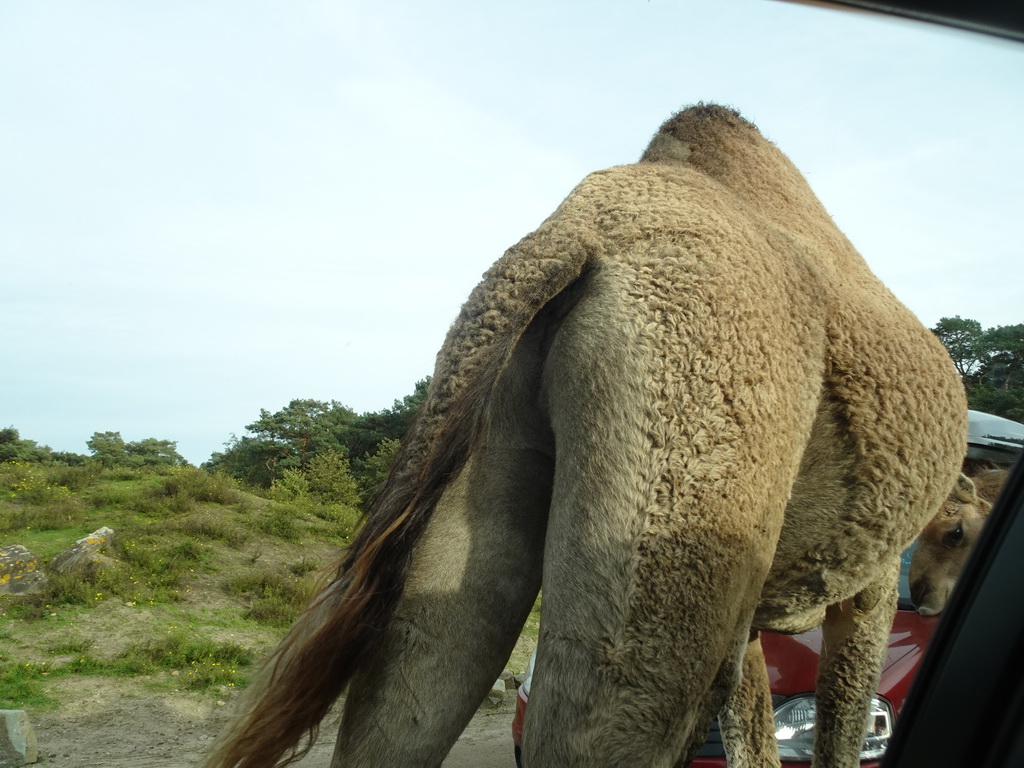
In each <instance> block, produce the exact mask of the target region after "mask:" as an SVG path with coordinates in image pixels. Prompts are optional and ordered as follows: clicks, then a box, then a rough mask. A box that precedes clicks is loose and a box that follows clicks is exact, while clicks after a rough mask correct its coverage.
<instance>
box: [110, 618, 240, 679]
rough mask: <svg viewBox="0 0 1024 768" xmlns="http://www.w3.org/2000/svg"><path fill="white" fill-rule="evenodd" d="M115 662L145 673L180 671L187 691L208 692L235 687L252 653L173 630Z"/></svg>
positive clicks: (131, 649)
mask: <svg viewBox="0 0 1024 768" xmlns="http://www.w3.org/2000/svg"><path fill="white" fill-rule="evenodd" d="M116 661H121V662H122V663H124V662H128V663H132V664H135V665H136V666H137V667H138V668H140V670H142V671H146V672H149V671H152V670H154V669H172V670H180V671H182V680H183V682H184V686H185V687H186V688H190V689H192V690H206V689H207V688H210V687H213V686H215V685H228V686H233V685H236V684H237V683H238V682H239V667H248V666H250V665H251V664H252V662H253V653H252V651H250V650H248V649H246V648H244V647H242V646H241V645H237V644H235V643H217V642H214V641H213V640H209V639H207V638H204V637H198V636H195V635H193V634H189V633H186V632H183V631H181V630H174V629H172V630H168V633H167V635H166V636H165V637H162V638H160V639H156V640H147V641H143V642H141V643H136V644H134V645H133V646H132V647H131V648H129V649H128V650H126V651H124V652H123V653H122V654H120V656H119V657H118V659H117V660H116ZM136 674H138V673H136Z"/></svg>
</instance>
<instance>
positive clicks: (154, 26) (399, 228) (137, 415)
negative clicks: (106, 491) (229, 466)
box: [0, 0, 1024, 464]
mask: <svg viewBox="0 0 1024 768" xmlns="http://www.w3.org/2000/svg"><path fill="white" fill-rule="evenodd" d="M1022 86H1024V45H1021V44H1017V43H1011V42H1007V41H1003V40H999V39H996V38H991V37H984V36H981V35H976V34H972V33H968V32H961V31H956V30H950V29H946V28H942V27H937V26H931V25H926V24H920V23H915V22H909V21H905V20H896V19H889V18H884V17H879V16H874V15H870V14H864V13H857V12H838V11H835V10H831V9H828V8H822V7H814V6H805V5H800V4H794V3H787V2H778V1H777V0H646V1H645V0H588V1H587V2H583V0H563V1H562V2H558V1H557V0H546V1H545V0H517V1H516V2H508V3H482V2H479V0H473V2H469V1H468V0H334V1H333V2H327V1H326V0H287V2H286V1H285V0H276V1H271V0H175V2H159V3H158V2H138V0H91V1H90V2H89V3H83V2H81V1H80V0H66V1H64V2H61V1H59V0H4V2H3V3H2V4H0V348H2V349H3V354H2V356H0V427H4V426H14V427H15V428H17V429H18V430H19V432H20V434H21V437H22V438H27V439H31V440H35V441H37V442H39V443H42V444H45V445H49V446H50V447H52V448H54V449H55V450H62V451H75V452H80V453H85V452H87V448H86V440H87V439H88V438H89V437H90V436H91V435H92V434H93V433H94V432H103V431H116V432H120V433H121V434H122V436H123V437H124V438H125V439H126V440H130V441H131V440H142V439H144V438H147V437H155V438H158V439H167V440H174V441H176V442H177V447H178V450H179V452H180V453H181V454H182V455H183V456H185V458H187V459H188V460H189V461H191V462H193V463H196V464H199V463H201V462H203V461H206V460H207V459H209V457H210V455H211V453H213V452H214V451H220V450H223V447H224V444H225V443H226V442H227V441H228V440H230V439H231V437H232V435H237V436H241V435H243V434H245V426H246V425H247V424H249V423H251V422H253V421H254V420H255V419H256V418H257V417H258V416H259V411H260V409H261V408H265V409H268V410H270V411H275V410H278V409H280V408H282V407H284V406H285V405H287V403H288V402H289V401H291V400H293V399H295V398H312V399H317V400H325V401H330V400H337V401H340V402H341V403H343V404H345V405H347V406H349V407H350V408H353V409H354V410H356V411H357V412H366V411H378V410H381V409H384V408H388V407H390V406H391V405H392V404H393V402H394V401H395V400H396V399H400V398H401V397H403V396H404V395H406V394H409V393H411V392H412V390H413V387H414V384H415V382H416V381H417V380H419V379H422V378H423V377H425V376H427V375H429V374H430V373H431V372H432V369H433V361H434V356H435V354H436V352H437V349H438V348H439V347H440V345H441V342H442V340H443V338H444V334H445V332H446V330H447V328H448V326H449V324H450V323H451V321H452V320H453V319H454V318H455V316H456V314H457V313H458V310H459V307H460V306H461V304H462V302H463V301H464V300H465V298H466V297H467V296H468V294H469V291H470V290H471V289H472V287H473V286H474V285H475V284H476V283H477V282H478V281H479V279H480V276H481V275H482V273H483V272H484V270H486V269H487V267H488V266H489V265H490V264H491V263H492V262H493V261H494V260H496V259H497V258H498V257H499V256H500V255H501V254H502V252H503V251H504V250H505V249H506V248H507V247H509V246H510V245H512V244H514V243H515V242H516V241H518V240H519V239H520V238H521V237H522V236H523V235H525V234H527V233H529V232H530V231H532V230H533V229H534V228H536V227H537V226H538V225H539V224H540V222H541V221H543V219H544V218H546V217H547V216H548V214H550V213H551V212H552V211H553V210H554V209H555V207H556V206H557V205H558V204H559V202H560V201H561V200H562V199H563V198H564V197H565V196H566V195H567V194H568V193H569V191H570V190H571V189H572V188H573V187H574V186H575V185H576V184H577V183H578V182H579V181H580V180H581V179H582V178H583V177H584V176H585V175H586V174H587V173H589V172H591V171H594V170H598V169H601V168H607V167H610V166H613V165H620V164H624V163H630V162H634V161H636V160H637V159H638V157H639V156H640V154H641V152H642V151H643V149H644V147H645V145H646V143H647V141H648V140H649V139H650V137H651V135H652V134H653V133H654V132H655V130H656V129H657V128H658V126H659V125H660V124H661V123H662V122H663V121H664V120H665V119H666V118H668V117H669V116H670V115H671V114H672V113H673V112H675V111H677V110H678V109H680V108H682V107H684V106H686V105H689V104H693V103H696V102H698V101H706V102H707V101H710V102H718V103H722V104H726V105H729V106H732V107H735V108H737V109H738V110H740V111H741V112H742V113H743V115H744V116H745V117H747V118H748V119H750V120H752V121H753V122H754V123H756V124H757V126H758V127H759V128H760V129H761V131H762V133H764V134H765V135H766V136H767V137H768V138H769V139H771V140H772V141H774V142H775V143H776V144H777V145H778V146H779V147H780V148H781V149H782V150H783V152H785V153H786V154H787V155H789V157H790V158H791V159H792V160H793V162H794V163H795V164H796V166H797V167H798V168H800V170H801V171H803V173H804V174H805V176H806V177H807V179H808V180H809V182H810V184H811V186H812V187H813V188H814V190H815V192H816V193H817V194H818V196H819V197H820V198H821V200H822V201H823V203H824V205H825V207H826V208H827V209H828V211H829V212H830V214H831V215H832V216H833V218H834V220H835V221H836V223H837V224H838V225H839V227H840V228H841V229H842V230H843V231H844V232H845V233H846V234H847V236H848V237H849V238H850V239H851V240H852V241H853V243H854V244H855V245H856V246H857V248H858V249H859V250H860V251H861V253H862V254H863V255H864V257H865V258H866V260H867V261H868V263H869V264H870V266H871V267H872V268H873V269H874V270H875V272H876V273H877V274H878V275H879V276H880V277H881V278H882V279H883V280H884V281H885V282H886V283H887V284H888V285H889V287H890V288H891V289H892V290H893V291H894V292H895V293H896V295H897V296H899V297H900V298H901V299H902V300H903V302H904V303H905V304H907V306H908V307H910V309H911V310H913V311H914V312H915V313H916V314H917V316H918V317H919V318H920V320H921V321H922V322H923V323H925V324H926V325H927V326H929V327H932V326H934V325H935V323H936V322H937V321H938V320H939V319H940V318H941V317H951V316H954V315H960V316H961V317H969V318H973V319H975V320H978V321H979V322H980V323H981V324H982V326H983V327H986V328H988V327H993V326H997V325H1010V324H1017V323H1021V322H1024V306H1022V301H1021V299H1022V280H1021V277H1022V272H1024V260H1022V259H1021V258H1020V257H1021V242H1022V237H1021V227H1022V221H1024V215H1022V212H1024V175H1022V173H1021V169H1022V168H1024V140H1022V138H1021V135H1022V134H1021V129H1020V126H1021V125H1024V87H1022Z"/></svg>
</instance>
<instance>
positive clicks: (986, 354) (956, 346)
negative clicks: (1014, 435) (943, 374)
mask: <svg viewBox="0 0 1024 768" xmlns="http://www.w3.org/2000/svg"><path fill="white" fill-rule="evenodd" d="M932 332H933V333H934V334H935V335H936V336H938V338H939V340H940V341H941V342H942V344H943V345H944V346H945V347H946V349H947V350H948V351H949V356H950V358H952V360H953V365H954V366H955V367H956V369H957V372H958V373H959V374H960V379H961V381H963V384H964V390H965V391H966V392H967V402H968V404H969V405H970V407H971V408H973V409H974V410H977V411H986V412H988V413H994V414H996V415H997V416H1003V417H1005V418H1007V419H1013V420H1014V421H1020V422H1024V323H1019V324H1017V325H1000V326H996V327H994V328H982V326H981V323H979V322H978V321H977V320H972V319H970V318H962V317H960V316H959V315H956V316H954V317H944V318H942V319H941V320H939V322H938V323H937V324H936V326H935V327H934V328H932Z"/></svg>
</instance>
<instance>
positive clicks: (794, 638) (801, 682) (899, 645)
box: [761, 610, 938, 709]
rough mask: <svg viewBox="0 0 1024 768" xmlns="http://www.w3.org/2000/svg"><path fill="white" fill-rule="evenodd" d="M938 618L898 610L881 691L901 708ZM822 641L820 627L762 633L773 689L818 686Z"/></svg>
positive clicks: (790, 690) (781, 692)
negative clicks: (778, 633) (795, 632)
mask: <svg viewBox="0 0 1024 768" xmlns="http://www.w3.org/2000/svg"><path fill="white" fill-rule="evenodd" d="M937 622H938V617H937V616H920V615H918V614H917V613H915V612H914V611H902V610H901V611H897V612H896V619H895V621H894V622H893V626H892V630H891V632H890V633H889V648H888V652H887V654H886V659H885V665H884V666H883V668H882V676H881V678H880V680H879V683H878V692H879V693H880V694H881V695H882V696H885V698H887V699H889V701H890V703H892V705H893V706H894V707H896V708H897V709H899V707H900V706H901V705H902V703H903V698H904V697H905V696H906V691H907V689H908V688H909V686H910V682H911V680H912V679H913V675H914V672H915V671H916V669H917V667H918V665H919V664H920V662H921V657H922V656H923V655H924V652H925V649H926V648H927V647H928V641H929V640H930V639H931V636H932V632H933V631H934V630H935V625H936V623H937ZM821 642H822V640H821V628H820V627H817V628H815V629H812V630H811V631H809V632H804V633H803V634H799V635H777V634H774V633H772V632H762V633H761V645H762V647H763V648H764V658H765V664H766V665H767V667H768V682H769V685H770V687H771V690H772V693H774V694H778V695H782V696H793V695H795V694H798V693H809V692H810V691H813V690H814V688H815V676H816V675H817V671H818V658H819V657H820V656H821Z"/></svg>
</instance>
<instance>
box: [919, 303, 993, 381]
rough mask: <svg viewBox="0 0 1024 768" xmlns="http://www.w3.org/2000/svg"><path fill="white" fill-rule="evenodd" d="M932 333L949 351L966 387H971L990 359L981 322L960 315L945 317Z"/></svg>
mask: <svg viewBox="0 0 1024 768" xmlns="http://www.w3.org/2000/svg"><path fill="white" fill-rule="evenodd" d="M932 333H934V334H935V335H936V336H938V337H939V341H941V342H942V345H943V346H944V347H945V348H946V351H948V352H949V356H950V358H952V360H953V365H954V366H956V370H957V372H958V373H959V374H960V380H961V381H963V383H964V387H965V388H966V389H968V390H969V389H970V388H971V386H973V385H974V384H975V383H976V379H975V376H976V374H977V373H978V372H979V371H980V370H981V368H982V366H983V365H984V364H985V362H986V361H987V360H988V349H987V342H986V339H985V333H984V332H983V331H982V329H981V323H979V322H978V321H977V320H970V319H966V320H965V319H964V318H962V317H960V315H956V316H955V317H943V318H941V319H940V320H939V322H938V323H937V324H936V326H935V327H934V328H932Z"/></svg>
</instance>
